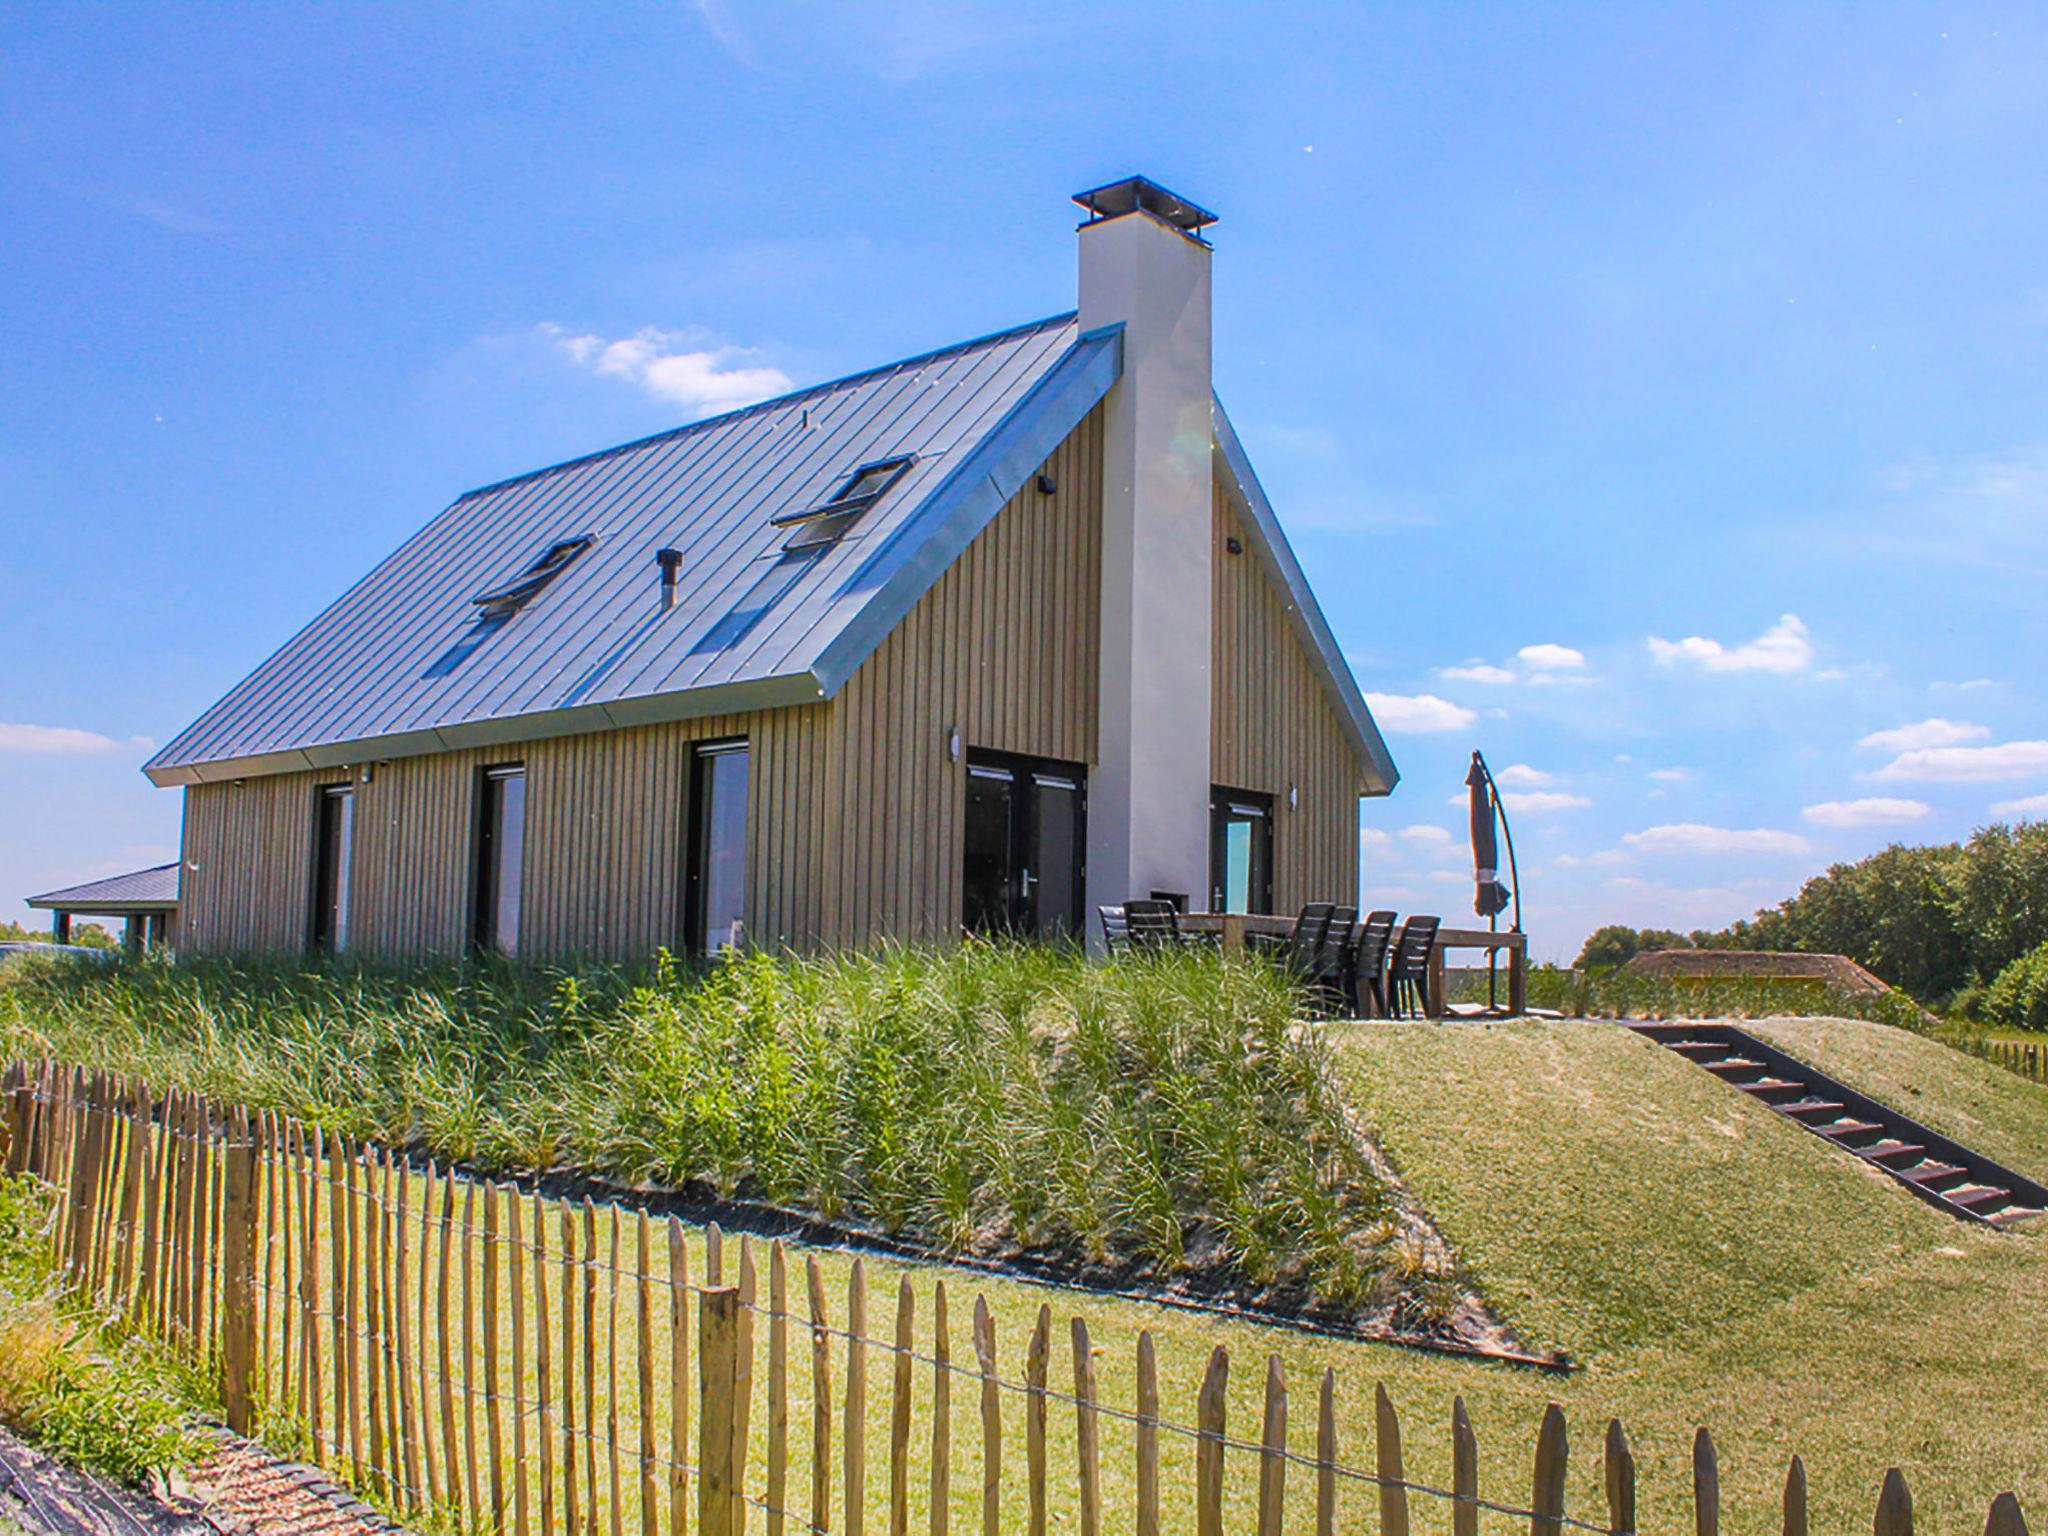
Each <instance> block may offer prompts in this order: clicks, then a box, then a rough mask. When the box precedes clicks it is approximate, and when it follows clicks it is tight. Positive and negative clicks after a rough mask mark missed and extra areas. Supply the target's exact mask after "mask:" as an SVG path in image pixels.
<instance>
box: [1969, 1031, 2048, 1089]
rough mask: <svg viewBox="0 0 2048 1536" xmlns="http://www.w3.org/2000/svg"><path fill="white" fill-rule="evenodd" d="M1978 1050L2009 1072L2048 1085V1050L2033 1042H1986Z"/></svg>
mask: <svg viewBox="0 0 2048 1536" xmlns="http://www.w3.org/2000/svg"><path fill="white" fill-rule="evenodd" d="M1978 1050H1979V1051H1981V1052H1982V1053H1983V1054H1984V1055H1985V1056H1986V1057H1988V1058H1989V1059H1990V1060H1992V1061H1995V1062H1997V1063H1998V1064H1999V1065H2000V1066H2001V1067H2003V1068H2005V1070H2006V1071H2008V1072H2017V1073H2018V1074H2019V1075H2020V1076H2021V1077H2024V1078H2030V1079H2032V1080H2033V1081H2034V1082H2037V1083H2048V1048H2044V1047H2042V1046H2039V1045H2036V1044H2034V1043H2033V1042H2032V1041H2031V1040H1986V1041H1984V1042H1982V1043H1981V1044H1980V1045H1979V1046H1978Z"/></svg>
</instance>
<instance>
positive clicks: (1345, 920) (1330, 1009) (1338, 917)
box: [1307, 904, 1358, 1018]
mask: <svg viewBox="0 0 2048 1536" xmlns="http://www.w3.org/2000/svg"><path fill="white" fill-rule="evenodd" d="M1357 926H1358V908H1356V907H1347V906H1344V905H1342V904H1338V905H1333V906H1332V907H1331V908H1330V917H1329V921H1328V922H1327V923H1325V924H1324V925H1323V941H1322V943H1321V944H1319V945H1317V946H1316V952H1315V954H1314V956H1313V957H1311V959H1310V960H1309V968H1308V974H1307V981H1308V985H1309V991H1310V993H1311V994H1312V995H1313V997H1314V998H1315V1003H1316V1009H1317V1011H1318V1012H1319V1013H1320V1014H1321V1015H1322V1016H1323V1017H1325V1018H1336V1017H1337V1016H1338V1015H1339V1014H1341V1013H1343V1011H1344V1007H1345V1004H1346V1003H1348V1002H1349V1001H1350V999H1351V983H1350V966H1351V956H1352V947H1351V935H1352V930H1353V929H1355V928H1356V927H1357Z"/></svg>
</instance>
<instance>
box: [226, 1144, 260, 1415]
mask: <svg viewBox="0 0 2048 1536" xmlns="http://www.w3.org/2000/svg"><path fill="white" fill-rule="evenodd" d="M225 1150H226V1163H227V1170H226V1172H227V1180H226V1186H227V1187H226V1202H225V1206H224V1208H223V1210H222V1213H221V1248H222V1253H221V1258H222V1267H223V1269H224V1274H223V1275H222V1296H221V1300H222V1307H221V1327H222V1331H223V1333H224V1334H225V1337H224V1338H223V1340H222V1344H223V1348H222V1350H221V1384H220V1395H221V1406H222V1407H223V1408H224V1409H225V1410H226V1413H227V1420H228V1428H229V1429H231V1430H233V1431H234V1432H235V1433H236V1434H238V1435H246V1434H250V1433H252V1432H253V1431H254V1429H255V1427H256V1411H255V1402H254V1398H253V1396H252V1393H251V1388H252V1387H253V1385H254V1377H255V1357H256V1327H257V1322H256V1306H255V1301H256V1285H255V1282H256V1275H255V1269H254V1267H253V1264H252V1259H253V1257H254V1253H255V1246H256V1200H255V1190H256V1144H255V1142H254V1141H252V1140H251V1139H250V1136H249V1117H248V1115H247V1114H245V1113H244V1112H242V1111H241V1110H237V1111H236V1112H235V1116H234V1120H233V1122H232V1124H231V1125H230V1127H229V1130H228V1141H227V1146H226V1149H225Z"/></svg>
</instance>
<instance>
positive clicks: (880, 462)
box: [768, 453, 917, 555]
mask: <svg viewBox="0 0 2048 1536" xmlns="http://www.w3.org/2000/svg"><path fill="white" fill-rule="evenodd" d="M916 462H917V455H916V454H914V453H899V454H892V455H891V456H890V457H888V458H885V459H871V460H869V461H868V462H867V463H865V464H860V465H856V466H855V467H854V469H853V470H852V471H851V472H850V473H849V474H848V475H847V476H846V478H845V479H844V480H841V481H840V482H839V488H838V489H837V490H835V491H834V492H833V493H832V494H831V495H830V496H828V497H826V498H825V500H823V501H821V502H819V503H818V504H817V505H816V506H812V507H804V508H802V509H800V510H798V511H795V512H780V513H777V514H776V515H775V516H774V517H771V518H770V519H769V520H768V521H769V524H770V525H771V526H772V527H776V528H789V527H794V528H795V529H796V532H795V533H793V534H791V535H790V536H789V538H788V540H787V541H785V542H784V544H783V546H782V548H783V551H784V553H786V554H792V555H794V554H801V553H803V552H804V551H806V550H812V549H823V548H825V547H826V546H828V545H832V544H836V543H838V542H839V541H840V539H842V538H844V537H845V536H846V533H847V531H848V530H849V529H851V528H852V527H853V525H854V524H855V523H857V522H859V521H860V520H861V518H862V517H864V516H865V515H866V514H867V511H868V509H869V508H870V507H872V506H874V504H875V503H876V502H878V501H880V500H881V499H882V498H883V497H884V496H886V495H888V494H889V492H890V491H891V490H892V489H894V488H895V485H896V482H897V481H899V480H901V479H902V478H903V477H904V476H905V475H906V474H908V473H909V472H910V466H911V465H913V464H915V463H916ZM870 475H876V476H880V481H879V483H878V484H876V485H874V486H873V487H872V488H871V489H868V490H864V491H862V490H856V489H855V487H857V486H859V485H860V484H861V482H862V481H863V480H865V479H867V478H868V477H869V476H870Z"/></svg>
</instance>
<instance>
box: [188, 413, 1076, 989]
mask: <svg viewBox="0 0 2048 1536" xmlns="http://www.w3.org/2000/svg"><path fill="white" fill-rule="evenodd" d="M1101 454H1102V438H1101V419H1100V414H1099V412H1097V413H1094V414H1091V415H1090V416H1089V417H1088V418H1086V419H1085V420H1084V421H1083V422H1082V423H1081V425H1080V426H1078V427H1077V428H1076V429H1075V431H1074V432H1073V434H1072V435H1071V436H1070V437H1069V438H1068V439H1067V441H1066V442H1065V443H1063V444H1062V445H1061V446H1060V448H1059V449H1058V450H1056V451H1055V452H1054V454H1053V455H1052V457H1051V458H1050V459H1048V460H1047V461H1046V463H1045V465H1044V466H1043V471H1044V473H1046V474H1049V475H1051V476H1052V477H1053V480H1054V483H1055V485H1056V487H1057V488H1056V490H1055V491H1054V492H1053V493H1052V494H1050V495H1046V494H1043V493H1041V492H1040V491H1039V490H1038V489H1037V483H1036V482H1037V476H1036V475H1034V476H1033V477H1032V478H1031V480H1030V481H1028V482H1027V484H1026V487H1025V489H1024V490H1023V491H1021V492H1020V493H1019V494H1018V495H1017V496H1016V497H1015V498H1013V499H1012V501H1011V502H1010V503H1009V505H1008V506H1006V507H1005V508H1004V509H1003V511H1002V512H1001V513H1000V514H998V516H997V517H996V519H995V520H994V522H992V523H991V524H990V525H989V527H988V528H986V529H985V530H983V532H982V533H981V535H980V536H979V537H978V538H976V539H975V540H974V542H973V543H972V544H970V545H969V546H968V548H967V550H966V551H965V552H964V553H963V554H962V556H961V557H960V559H959V560H958V561H956V562H955V563H954V565H953V566H952V567H951V569H949V570H948V571H947V572H946V574H945V575H944V576H943V577H941V578H940V580H939V582H938V583H937V584H936V585H935V586H934V587H933V588H932V590H931V591H930V592H929V593H927V594H926V595H925V597H924V598H923V600H922V601H920V602H919V603H918V604H917V606H916V607H915V608H913V609H912V610H911V612H910V614H909V615H908V616H907V617H906V618H905V620H904V622H903V623H902V624H901V625H900V626H898V628H897V629H896V631H895V632H894V633H892V634H891V635H890V636H889V637H888V639H887V640H885V641H884V642H883V643H882V645H881V646H880V647H879V648H878V649H877V650H876V652H875V654H874V655H873V656H872V657H870V658H869V660H868V661H867V663H866V664H865V665H863V666H862V667H861V668H860V669H859V670H858V671H857V672H856V673H855V674H854V675H853V677H852V678H851V679H849V680H848V682H847V685H846V687H845V688H844V689H842V690H841V692H840V694H839V696H838V697H836V698H835V699H833V700H831V701H830V702H828V703H822V704H817V705H805V706H800V707H796V708H789V709H780V710H774V711H769V712H760V713H753V714H741V715H726V716H717V717H713V718H709V719H703V720H691V721H683V722H677V723H671V724H660V725H648V726H639V727H634V728H630V729H625V730H618V731H606V732H601V733H593V734H588V735H580V736H562V737H553V738H549V739H547V740H542V741H533V742H526V743H521V744H516V745H507V746H504V747H494V748H489V749H471V750H464V751H458V752H445V753H437V754H433V755H431V756H421V757H409V758H398V759H394V760H392V761H388V762H381V763H378V764H376V765H375V767H374V769H373V771H372V772H371V774H370V777H369V778H368V779H367V780H365V779H364V778H363V776H362V772H361V770H356V771H355V772H354V774H353V777H354V780H355V783H356V790H357V798H356V804H355V848H354V858H353V863H352V870H351V874H352V881H353V884H352V887H351V917H350V944H351V947H352V949H353V950H354V951H355V952H357V953H361V954H365V955H373V956H403V955H423V954H456V953H459V952H460V951H461V950H462V949H463V947H464V946H465V944H466V943H467V941H468V936H469V922H470V879H471V861H472V857H473V847H474V841H473V838H474V821H473V818H474V815H475V793H476V782H477V776H478V773H479V771H480V770H481V769H483V768H484V767H486V766H490V765H493V764H502V763H512V762H520V763H524V764H525V766H526V773H527V803H526V817H527V821H526V868H525V878H524V882H523V902H524V907H523V910H522V914H521V937H522V950H523V953H525V954H526V955H528V956H531V957H534V958H554V959H567V958H572V957H577V956H588V957H591V958H599V959H611V960H632V959H636V958H639V957H642V956H645V955H646V954H648V953H649V952H650V951H652V950H654V949H655V948H657V947H660V946H662V945H668V946H670V947H674V946H675V945H676V944H677V942H678V938H679V935H680V933H681V928H682V924H681V915H680V905H681V903H680V881H681V877H682V870H683V860H684V856H685V849H684V846H683V844H684V838H685V831H684V829H685V825H686V820H687V817H686V806H687V804H688V799H687V794H686V790H687V781H688V776H689V764H690V747H691V745H692V743H695V742H699V741H710V740H718V739H729V738H733V737H745V738H746V739H747V740H748V742H749V744H750V748H751V761H750V764H749V775H748V786H749V788H748V824H749V827H750V832H751V840H752V846H751V848H750V850H749V856H748V888H747V908H748V928H749V931H750V932H751V933H753V934H754V935H755V936H756V938H757V939H759V940H760V941H762V942H765V943H785V944H789V945H792V946H795V947H798V948H804V949H814V948H819V947H831V946H841V945H856V944H863V943H867V942H871V941H873V940H875V939H877V938H880V937H882V936H884V935H889V936H894V937H899V938H929V937H941V936H945V935H949V934H951V933H953V932H955V931H957V929H958V926H959V920H960V867H959V864H960V860H959V848H960V836H961V829H962V823H963V819H964V815H965V805H966V765H965V753H966V749H967V748H971V747H986V748H991V749H996V750H1001V751H1009V752H1023V753H1030V754H1034V755H1037V756H1043V757H1055V758H1063V759H1067V760H1070V761H1075V762H1081V763H1089V762H1092V761H1093V760H1094V756H1095V725H1096V720H1095V716H1096V653H1097V625H1096V594H1097V593H1098V591H1099V589H1100V573H1099V564H1098V561H1099V550H1100V541H1101V512H1100V485H1101V479H1102V475H1101V462H1102V460H1101ZM955 729H957V730H958V731H959V734H960V739H961V745H962V754H961V758H960V759H959V760H955V759H954V758H953V757H952V756H951V754H950V752H949V750H948V742H949V737H950V734H951V732H952V731H953V730H955ZM350 778H351V771H350V770H346V769H333V770H323V771H320V772H312V773H291V774H278V775H273V776H265V777H258V778H251V779H248V780H245V781H244V782H242V783H239V784H232V783H231V784H207V785H198V786H195V787H193V788H191V789H188V790H187V791H186V800H185V857H186V859H187V860H188V862H189V863H190V864H191V865H192V866H193V867H191V868H188V869H187V871H186V874H185V886H184V899H183V903H182V905H183V919H184V930H185V932H184V947H185V948H186V949H187V950H190V951H194V952H202V953H207V952H210V953H224V952H238V951H264V950H271V951H276V950H297V949H301V948H303V947H304V945H305V942H306V933H307V920H308V916H309V913H310V905H311V882H312V872H313V865H312V857H313V856H312V845H311V835H312V824H313V802H314V794H315V791H316V789H317V787H318V786H319V785H322V784H333V783H340V782H344V781H347V780H349V779H350Z"/></svg>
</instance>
